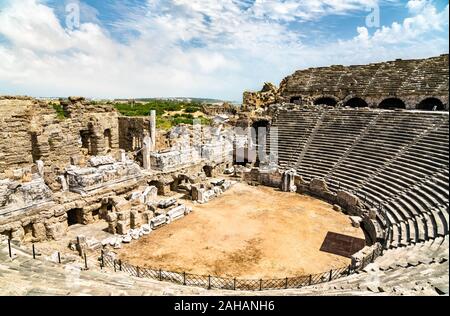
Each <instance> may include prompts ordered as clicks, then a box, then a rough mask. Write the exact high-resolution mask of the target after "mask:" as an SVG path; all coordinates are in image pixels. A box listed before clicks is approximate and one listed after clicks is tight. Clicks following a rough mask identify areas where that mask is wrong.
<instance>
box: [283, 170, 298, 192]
mask: <svg viewBox="0 0 450 316" xmlns="http://www.w3.org/2000/svg"><path fill="white" fill-rule="evenodd" d="M295 174H296V172H295V170H293V169H291V170H287V171H285V172H284V174H283V181H282V183H281V190H282V191H283V192H296V191H297V186H296V185H295Z"/></svg>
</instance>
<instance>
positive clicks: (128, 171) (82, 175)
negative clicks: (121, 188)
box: [66, 156, 142, 193]
mask: <svg viewBox="0 0 450 316" xmlns="http://www.w3.org/2000/svg"><path fill="white" fill-rule="evenodd" d="M90 165H91V167H88V168H81V167H78V166H70V167H68V168H67V169H66V175H67V183H68V185H69V188H70V190H71V191H72V192H77V193H86V192H88V191H92V190H96V189H98V188H100V187H102V186H106V185H108V184H110V183H112V182H117V181H125V180H129V179H131V178H136V179H137V178H139V177H141V176H142V173H141V169H140V167H139V165H137V164H136V163H135V162H133V161H131V160H127V161H124V162H116V161H115V160H114V159H113V158H112V157H108V156H107V157H95V158H92V159H91V161H90Z"/></svg>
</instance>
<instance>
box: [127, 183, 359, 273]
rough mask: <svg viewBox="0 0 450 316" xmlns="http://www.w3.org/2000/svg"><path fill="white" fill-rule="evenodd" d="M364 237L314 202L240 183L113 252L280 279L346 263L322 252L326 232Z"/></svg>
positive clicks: (181, 267) (170, 266)
mask: <svg viewBox="0 0 450 316" xmlns="http://www.w3.org/2000/svg"><path fill="white" fill-rule="evenodd" d="M329 231H331V232H335V233H341V234H345V235H350V236H354V237H359V238H364V234H363V232H362V230H361V229H356V228H353V227H352V226H351V222H350V219H349V218H348V217H347V216H345V215H343V214H340V213H337V212H335V211H333V209H332V206H331V205H329V204H327V203H325V202H322V201H320V200H316V199H313V198H311V197H308V196H302V195H299V194H292V193H284V192H280V191H277V190H275V189H272V188H267V187H262V186H260V187H252V186H248V185H246V184H241V183H238V184H236V185H235V186H234V187H233V188H232V189H231V190H229V191H228V192H226V193H225V194H224V195H222V196H221V197H219V198H217V199H215V200H213V201H211V202H209V203H208V204H206V205H196V206H194V212H192V213H191V214H190V215H189V216H187V217H185V218H182V219H180V220H178V221H176V222H174V223H172V224H170V225H168V226H165V227H162V228H161V229H158V230H156V231H155V232H153V233H152V234H151V235H149V236H147V237H145V238H143V239H141V240H139V241H137V242H133V243H132V244H130V245H127V246H125V247H124V248H123V249H121V250H120V251H119V256H120V258H121V259H122V260H124V261H126V262H128V263H131V264H134V265H139V266H142V267H149V268H155V269H160V268H161V269H164V270H168V271H180V272H181V271H186V272H190V273H195V274H201V275H208V274H211V275H215V276H223V277H226V276H228V277H231V276H233V277H239V278H284V277H286V276H289V277H290V276H296V275H304V274H310V273H319V272H324V271H328V270H330V269H331V268H338V267H342V266H345V265H348V264H349V263H350V260H349V259H347V258H344V257H340V256H336V255H332V254H329V253H324V252H321V251H320V250H319V249H320V247H321V245H322V243H323V240H324V238H325V236H326V234H327V232H329Z"/></svg>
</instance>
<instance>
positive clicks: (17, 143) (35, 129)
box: [0, 97, 119, 178]
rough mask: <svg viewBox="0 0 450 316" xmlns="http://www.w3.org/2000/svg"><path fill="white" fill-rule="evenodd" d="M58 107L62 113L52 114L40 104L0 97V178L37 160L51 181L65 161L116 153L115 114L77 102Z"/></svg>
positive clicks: (108, 108) (110, 109)
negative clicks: (42, 163)
mask: <svg viewBox="0 0 450 316" xmlns="http://www.w3.org/2000/svg"><path fill="white" fill-rule="evenodd" d="M60 104H61V106H62V109H61V110H63V111H62V112H60V113H57V111H56V110H55V108H54V104H50V103H47V102H44V101H40V100H35V99H32V98H28V97H0V178H1V177H2V174H3V178H8V177H9V176H8V175H10V174H11V173H12V172H13V170H15V169H18V168H25V167H28V168H31V167H33V165H34V163H35V162H36V161H37V160H42V161H43V162H44V164H45V172H47V173H49V174H50V176H54V175H56V174H58V173H59V172H60V171H61V170H62V169H63V168H64V167H65V166H66V165H68V164H69V163H70V162H71V159H75V160H78V161H80V160H82V159H80V156H83V155H105V154H108V153H111V154H112V153H115V152H116V151H117V150H118V149H119V130H118V114H117V112H116V111H115V109H114V108H113V107H112V106H109V105H98V104H92V103H91V102H90V101H87V100H85V99H84V98H80V97H72V98H69V99H68V100H61V101H60ZM56 106H58V105H57V104H56ZM87 143H88V144H87ZM5 173H6V175H5ZM52 174H54V175H52Z"/></svg>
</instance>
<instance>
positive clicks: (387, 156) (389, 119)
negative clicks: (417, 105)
mask: <svg viewBox="0 0 450 316" xmlns="http://www.w3.org/2000/svg"><path fill="white" fill-rule="evenodd" d="M435 119H436V118H435V117H434V118H432V117H431V118H430V119H428V120H427V119H424V118H423V117H422V116H420V115H419V113H414V114H413V113H397V112H383V113H381V114H380V116H379V117H378V120H377V123H376V124H373V125H372V126H370V127H369V128H368V130H367V131H366V132H365V134H364V135H362V137H361V138H360V139H359V140H358V143H357V144H355V146H353V148H351V151H350V152H349V153H347V157H346V158H345V159H344V160H343V161H341V162H340V164H339V165H338V166H337V167H336V168H335V169H334V171H333V172H332V174H331V175H330V176H328V179H329V182H330V185H331V187H332V188H334V189H337V188H338V185H337V184H338V183H339V182H340V183H341V186H342V187H343V188H350V189H355V188H356V187H358V186H361V185H362V184H363V183H364V181H366V180H367V178H369V177H371V176H374V175H376V174H378V173H379V172H380V170H382V168H383V166H385V165H387V164H389V162H390V160H392V159H393V158H395V157H396V155H397V154H399V153H400V152H401V150H402V149H403V147H405V146H407V145H408V144H410V143H411V142H412V141H414V139H415V138H416V137H418V136H419V135H420V134H421V133H422V132H423V131H424V130H425V129H426V128H428V127H432V126H433V124H434V120H435ZM399 126H401V128H399ZM400 173H401V171H400ZM387 175H389V174H388V173H387ZM395 177H396V176H394V178H395ZM402 180H403V179H402ZM406 181H408V180H406ZM399 184H401V183H399ZM410 184H411V183H410ZM366 191H367V192H365V193H366V194H367V195H368V197H369V199H372V201H373V202H375V203H379V202H381V199H382V198H381V197H377V195H376V194H374V191H373V190H370V188H368V189H367V190H366ZM386 193H389V192H382V194H383V196H384V195H385V194H386ZM390 195H391V193H389V194H388V196H390Z"/></svg>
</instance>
